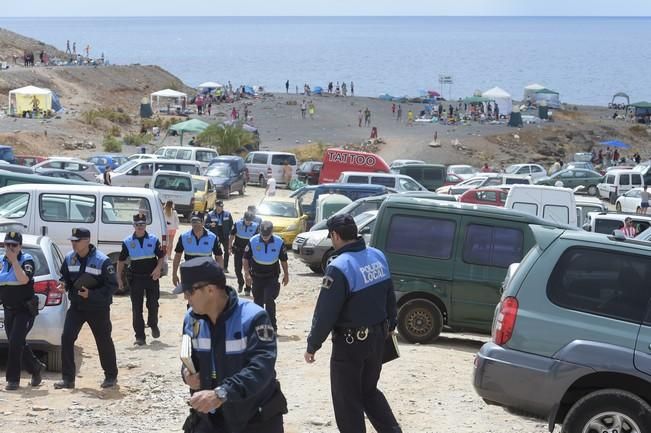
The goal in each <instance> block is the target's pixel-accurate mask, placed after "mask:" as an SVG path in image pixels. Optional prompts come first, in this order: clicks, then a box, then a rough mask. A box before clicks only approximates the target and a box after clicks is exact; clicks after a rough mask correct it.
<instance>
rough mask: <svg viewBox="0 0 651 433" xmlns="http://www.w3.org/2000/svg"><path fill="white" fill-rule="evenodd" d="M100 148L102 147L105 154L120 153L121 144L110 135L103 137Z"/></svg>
mask: <svg viewBox="0 0 651 433" xmlns="http://www.w3.org/2000/svg"><path fill="white" fill-rule="evenodd" d="M102 147H104V150H105V151H106V152H111V153H120V152H122V143H120V140H118V139H117V138H115V137H112V136H110V135H107V136H105V137H104V142H103V143H102Z"/></svg>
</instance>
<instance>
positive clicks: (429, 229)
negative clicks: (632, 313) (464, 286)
mask: <svg viewBox="0 0 651 433" xmlns="http://www.w3.org/2000/svg"><path fill="white" fill-rule="evenodd" d="M456 226H457V225H456V223H455V222H454V221H451V220H444V219H438V218H423V217H414V216H408V215H395V216H393V217H392V218H391V222H390V224H389V235H388V239H387V246H386V251H387V252H388V253H393V254H404V255H409V256H419V257H429V258H433V259H449V258H450V257H451V255H452V245H453V244H454V233H455V230H456Z"/></svg>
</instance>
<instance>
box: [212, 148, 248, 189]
mask: <svg viewBox="0 0 651 433" xmlns="http://www.w3.org/2000/svg"><path fill="white" fill-rule="evenodd" d="M213 164H228V165H230V167H231V170H233V173H236V174H237V175H238V176H240V177H242V179H244V185H246V184H247V183H248V181H249V170H248V169H247V168H246V163H245V162H244V158H242V157H241V156H238V155H221V156H218V157H217V158H215V159H213V160H212V161H210V164H209V165H208V167H210V166H211V165H213Z"/></svg>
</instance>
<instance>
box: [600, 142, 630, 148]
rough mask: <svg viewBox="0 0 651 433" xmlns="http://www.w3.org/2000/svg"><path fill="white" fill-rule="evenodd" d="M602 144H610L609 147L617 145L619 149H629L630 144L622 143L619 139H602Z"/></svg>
mask: <svg viewBox="0 0 651 433" xmlns="http://www.w3.org/2000/svg"><path fill="white" fill-rule="evenodd" d="M599 144H601V145H602V146H610V147H617V148H620V149H630V148H631V146H629V145H628V144H626V143H623V142H621V141H619V140H608V141H602V142H601V143H599Z"/></svg>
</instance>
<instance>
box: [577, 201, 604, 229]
mask: <svg viewBox="0 0 651 433" xmlns="http://www.w3.org/2000/svg"><path fill="white" fill-rule="evenodd" d="M574 199H575V200H576V209H577V212H576V216H577V227H583V225H584V224H585V223H586V222H587V221H588V214H589V213H590V212H608V207H607V206H606V205H605V204H604V202H603V201H601V200H600V199H599V198H597V197H587V196H585V195H583V196H581V195H577V196H575V197H574Z"/></svg>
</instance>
